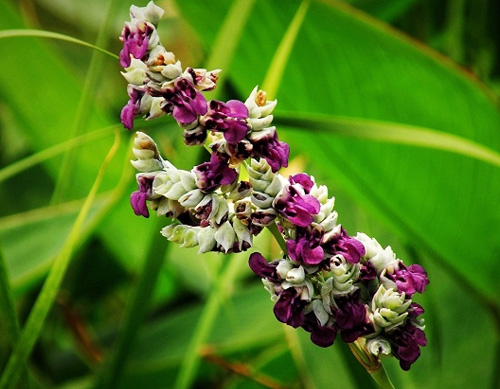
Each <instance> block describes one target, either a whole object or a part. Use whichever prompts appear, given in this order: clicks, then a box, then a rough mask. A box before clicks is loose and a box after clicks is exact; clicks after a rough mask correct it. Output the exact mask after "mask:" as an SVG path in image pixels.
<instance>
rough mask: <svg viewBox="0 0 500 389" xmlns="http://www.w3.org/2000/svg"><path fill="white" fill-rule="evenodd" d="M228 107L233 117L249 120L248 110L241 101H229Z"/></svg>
mask: <svg viewBox="0 0 500 389" xmlns="http://www.w3.org/2000/svg"><path fill="white" fill-rule="evenodd" d="M226 107H228V108H229V109H230V111H231V116H232V117H235V118H238V119H241V118H242V119H247V118H248V108H247V106H246V105H245V104H243V103H242V102H241V101H239V100H229V101H228V102H227V103H226Z"/></svg>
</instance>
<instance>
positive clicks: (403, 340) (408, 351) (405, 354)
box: [387, 323, 427, 370]
mask: <svg viewBox="0 0 500 389" xmlns="http://www.w3.org/2000/svg"><path fill="white" fill-rule="evenodd" d="M387 336H388V338H389V341H390V342H391V344H392V353H393V354H394V356H395V357H396V358H397V359H399V365H400V366H401V368H402V369H403V370H410V367H411V365H412V364H413V363H414V362H415V361H416V360H417V359H418V357H419V356H420V348H419V346H425V345H426V344H427V339H426V337H425V333H424V331H422V330H421V329H420V328H417V327H415V326H414V325H413V324H411V323H409V324H407V325H406V326H405V327H403V328H401V327H398V328H396V329H395V330H394V331H392V332H391V333H390V334H387Z"/></svg>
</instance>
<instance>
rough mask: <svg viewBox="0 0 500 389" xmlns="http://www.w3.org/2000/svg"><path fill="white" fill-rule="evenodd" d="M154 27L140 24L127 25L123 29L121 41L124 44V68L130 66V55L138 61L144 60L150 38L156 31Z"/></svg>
mask: <svg viewBox="0 0 500 389" xmlns="http://www.w3.org/2000/svg"><path fill="white" fill-rule="evenodd" d="M154 29H155V28H154V26H153V25H151V24H150V23H141V25H139V24H138V23H137V24H136V25H131V23H126V24H125V27H124V28H123V31H122V34H121V36H120V40H121V41H122V42H123V49H122V50H121V51H120V64H121V65H122V66H123V67H124V68H128V67H129V66H130V62H131V59H130V55H131V54H132V56H133V57H134V58H137V59H142V58H143V57H144V56H145V55H146V52H147V50H148V44H149V38H150V36H151V34H152V33H153V31H154Z"/></svg>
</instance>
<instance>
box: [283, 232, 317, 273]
mask: <svg viewBox="0 0 500 389" xmlns="http://www.w3.org/2000/svg"><path fill="white" fill-rule="evenodd" d="M324 234H325V232H324V230H323V228H322V227H320V226H316V227H314V228H313V227H311V226H309V227H307V228H300V227H299V228H297V234H296V237H295V239H294V240H293V239H290V240H287V242H286V248H287V251H288V255H289V256H290V258H291V259H293V260H294V261H298V262H300V263H303V264H305V265H317V264H319V263H320V262H321V261H322V260H323V259H324V257H325V253H324V251H323V248H322V247H321V246H320V243H321V239H322V238H323V235H324Z"/></svg>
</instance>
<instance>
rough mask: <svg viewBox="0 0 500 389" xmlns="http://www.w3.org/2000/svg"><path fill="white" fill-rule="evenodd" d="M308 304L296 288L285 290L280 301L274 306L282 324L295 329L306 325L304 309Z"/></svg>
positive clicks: (275, 313)
mask: <svg viewBox="0 0 500 389" xmlns="http://www.w3.org/2000/svg"><path fill="white" fill-rule="evenodd" d="M305 306H306V302H305V301H303V300H301V299H300V295H299V294H298V293H297V291H296V290H295V289H294V288H289V289H285V290H283V291H282V292H281V293H280V294H279V296H278V301H276V304H274V315H275V316H276V319H278V320H279V321H280V322H282V323H286V324H288V325H289V326H292V327H293V328H297V327H300V326H301V325H302V324H303V323H304V307H305Z"/></svg>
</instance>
